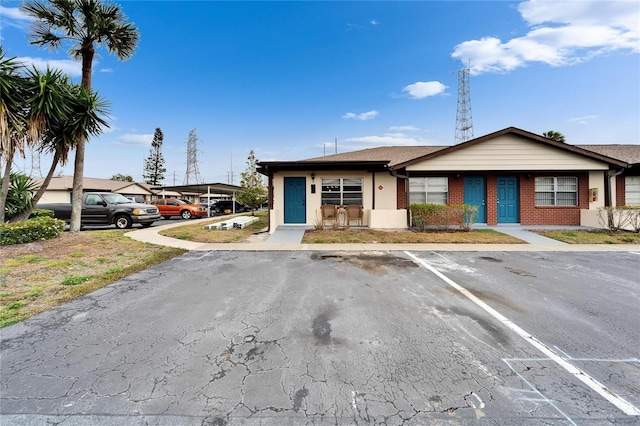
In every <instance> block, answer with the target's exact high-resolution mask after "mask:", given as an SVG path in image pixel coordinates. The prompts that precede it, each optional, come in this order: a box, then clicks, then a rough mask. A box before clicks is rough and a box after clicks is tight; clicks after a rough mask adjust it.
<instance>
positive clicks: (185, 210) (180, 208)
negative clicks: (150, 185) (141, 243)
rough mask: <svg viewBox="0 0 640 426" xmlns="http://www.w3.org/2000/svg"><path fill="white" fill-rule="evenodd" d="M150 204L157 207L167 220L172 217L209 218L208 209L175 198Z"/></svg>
mask: <svg viewBox="0 0 640 426" xmlns="http://www.w3.org/2000/svg"><path fill="white" fill-rule="evenodd" d="M149 204H151V205H154V206H156V207H157V208H158V210H159V211H160V214H161V215H162V217H164V218H165V219H169V218H170V217H172V216H180V217H182V218H183V219H191V218H201V217H205V216H207V209H206V207H202V206H201V205H198V204H189V203H185V202H184V201H182V200H178V199H175V198H161V199H158V200H153V201H151V202H150V203H149Z"/></svg>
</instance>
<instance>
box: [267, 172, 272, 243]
mask: <svg viewBox="0 0 640 426" xmlns="http://www.w3.org/2000/svg"><path fill="white" fill-rule="evenodd" d="M265 171H266V172H267V177H268V178H269V180H268V183H267V185H268V187H267V200H268V202H267V234H270V233H271V210H272V209H273V174H272V173H271V170H269V166H266V167H265Z"/></svg>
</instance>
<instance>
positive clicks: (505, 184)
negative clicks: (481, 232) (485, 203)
mask: <svg viewBox="0 0 640 426" xmlns="http://www.w3.org/2000/svg"><path fill="white" fill-rule="evenodd" d="M519 204H520V203H519V196H518V179H517V178H515V177H513V176H508V177H499V178H498V223H518V222H520V207H519Z"/></svg>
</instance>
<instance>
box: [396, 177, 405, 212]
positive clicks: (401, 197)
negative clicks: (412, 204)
mask: <svg viewBox="0 0 640 426" xmlns="http://www.w3.org/2000/svg"><path fill="white" fill-rule="evenodd" d="M396 182H397V188H396V198H397V203H396V204H397V206H398V207H397V208H398V210H402V209H406V208H407V191H406V182H407V180H406V179H402V178H397V179H396Z"/></svg>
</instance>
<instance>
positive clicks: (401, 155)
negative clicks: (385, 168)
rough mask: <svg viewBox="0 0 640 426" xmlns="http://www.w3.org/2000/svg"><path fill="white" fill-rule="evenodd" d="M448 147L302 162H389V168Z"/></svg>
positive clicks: (356, 153) (404, 148)
mask: <svg viewBox="0 0 640 426" xmlns="http://www.w3.org/2000/svg"><path fill="white" fill-rule="evenodd" d="M445 148H447V147H446V146H381V147H378V148H368V149H362V150H359V151H351V152H344V153H342V154H334V155H327V156H324V157H316V158H309V159H307V160H302V161H300V162H301V163H306V162H327V161H341V162H348V161H388V162H389V167H393V166H395V165H396V164H401V163H405V162H407V161H411V160H413V159H415V158H419V157H422V156H425V155H429V154H433V153H434V152H437V151H440V150H441V149H445Z"/></svg>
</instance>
